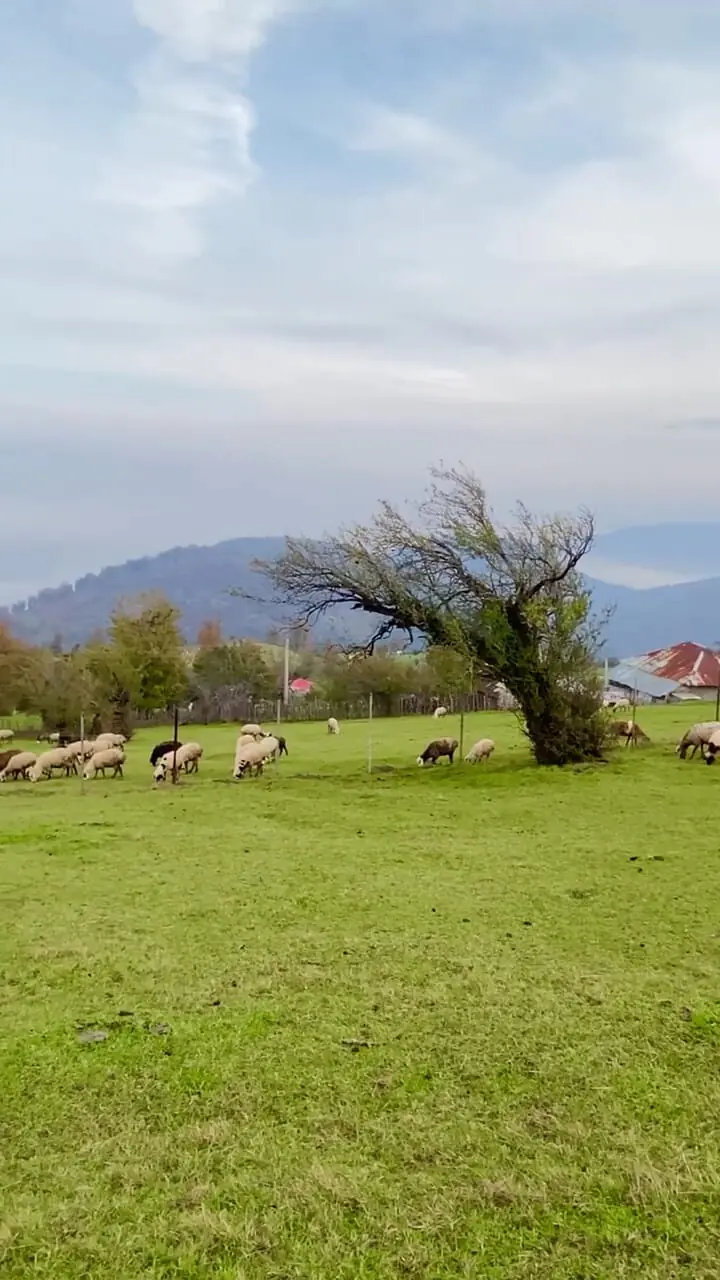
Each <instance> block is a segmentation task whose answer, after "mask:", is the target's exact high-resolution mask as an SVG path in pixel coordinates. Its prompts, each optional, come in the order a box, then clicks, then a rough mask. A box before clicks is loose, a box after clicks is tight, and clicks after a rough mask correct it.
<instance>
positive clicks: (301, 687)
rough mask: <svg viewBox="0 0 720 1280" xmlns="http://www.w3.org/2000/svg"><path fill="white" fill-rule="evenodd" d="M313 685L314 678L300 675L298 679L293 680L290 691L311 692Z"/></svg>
mask: <svg viewBox="0 0 720 1280" xmlns="http://www.w3.org/2000/svg"><path fill="white" fill-rule="evenodd" d="M312 687H313V686H312V680H305V679H304V678H303V677H302V676H299V677H298V679H297V680H293V682H292V684H291V685H290V691H291V692H292V693H309V692H310V690H311V689H312Z"/></svg>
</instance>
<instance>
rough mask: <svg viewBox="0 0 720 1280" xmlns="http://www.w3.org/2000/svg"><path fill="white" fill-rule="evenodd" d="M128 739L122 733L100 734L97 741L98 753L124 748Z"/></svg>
mask: <svg viewBox="0 0 720 1280" xmlns="http://www.w3.org/2000/svg"><path fill="white" fill-rule="evenodd" d="M126 742H127V738H126V737H125V736H124V735H123V734H122V733H99V734H98V736H97V738H96V739H95V746H96V747H97V749H98V751H106V750H107V749H108V747H124V746H125V743H126Z"/></svg>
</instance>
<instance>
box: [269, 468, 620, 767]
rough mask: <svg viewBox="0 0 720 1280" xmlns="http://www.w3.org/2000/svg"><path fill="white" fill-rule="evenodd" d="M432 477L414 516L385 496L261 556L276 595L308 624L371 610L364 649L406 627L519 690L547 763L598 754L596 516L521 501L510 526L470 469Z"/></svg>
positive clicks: (601, 727)
mask: <svg viewBox="0 0 720 1280" xmlns="http://www.w3.org/2000/svg"><path fill="white" fill-rule="evenodd" d="M432 474H433V481H434V482H433V484H432V486H431V489H430V491H429V494H428V496H427V498H426V499H425V500H424V501H423V502H422V503H420V504H419V505H418V506H417V507H416V508H415V510H414V513H413V514H412V515H408V516H406V515H404V514H402V513H401V512H400V511H398V510H397V509H396V508H395V507H393V506H391V505H390V504H388V503H383V504H382V505H381V507H380V510H379V512H378V514H377V516H376V517H375V519H374V521H373V522H372V524H370V525H367V526H364V525H358V526H355V527H353V528H350V529H347V530H342V531H341V532H340V533H338V534H336V535H335V536H333V537H330V538H325V539H323V540H321V541H314V540H310V539H299V538H289V539H287V541H286V546H285V552H284V554H283V555H282V556H281V557H280V558H279V559H278V560H275V561H272V562H260V563H258V565H257V566H256V567H257V568H259V569H260V570H261V571H262V572H263V573H264V574H265V575H266V576H267V577H268V578H269V579H270V581H271V582H272V584H273V587H274V599H273V603H274V604H276V605H283V606H285V607H288V606H291V608H292V611H293V614H294V619H295V621H296V622H297V621H299V622H303V623H306V624H307V623H311V622H313V621H315V620H317V619H318V618H319V617H321V616H322V615H323V614H324V613H326V612H327V611H328V610H330V609H333V608H337V607H338V606H349V607H350V608H351V609H359V610H362V611H363V612H365V613H367V614H368V615H370V617H371V619H372V622H371V627H372V630H371V634H370V635H369V638H368V640H367V643H366V644H365V646H364V648H366V649H367V650H369V651H372V649H373V648H374V646H375V645H376V644H377V643H378V642H379V641H381V640H383V639H387V637H388V636H390V635H391V634H392V633H393V632H394V631H398V630H402V631H405V632H406V633H408V634H409V635H413V636H417V635H420V636H423V637H425V639H426V640H427V641H428V642H429V643H430V644H433V645H442V646H445V647H447V648H452V649H455V650H457V651H458V652H460V653H462V654H464V655H465V656H466V657H467V660H468V666H469V668H471V669H473V670H474V672H475V673H476V674H479V673H480V672H483V673H485V674H486V675H488V676H490V677H491V678H493V679H495V680H497V681H500V682H502V683H503V684H504V685H505V686H506V688H507V689H509V690H510V692H511V693H512V694H513V696H514V697H515V699H516V700H517V702H518V704H519V707H520V709H521V712H522V716H523V719H524V724H525V729H526V732H527V735H528V737H529V739H530V742H531V744H532V748H533V752H534V754H535V758H536V760H537V762H538V764H554V765H562V764H569V763H573V762H578V761H583V760H591V759H597V758H599V757H600V756H601V755H602V752H603V747H604V745H605V737H606V729H605V721H604V718H603V714H602V708H601V691H600V685H599V679H598V674H597V665H596V661H595V651H596V647H597V640H598V634H597V628H596V626H595V624H594V623H593V621H592V619H591V600H590V596H589V593H588V592H587V590H586V589H585V587H584V586H583V583H582V579H581V577H580V575H579V573H578V571H577V566H578V564H579V563H580V561H581V560H582V558H583V556H584V555H585V554H586V552H587V551H588V550H589V549H590V547H591V545H592V541H593V534H594V528H593V520H592V516H591V515H590V514H589V513H587V512H582V513H581V514H580V515H578V516H577V517H566V516H553V517H550V518H548V519H538V518H536V517H534V516H533V515H531V514H530V512H529V511H527V510H526V508H525V507H523V506H519V507H518V509H517V511H516V515H515V519H514V521H513V523H512V525H511V526H509V527H507V528H505V527H502V526H501V525H499V524H497V523H496V521H495V520H494V518H493V515H492V512H491V510H490V508H489V506H488V502H487V498H486V495H485V491H484V489H483V487H482V485H481V484H480V482H479V481H478V479H477V478H476V477H475V476H474V475H473V474H472V473H471V472H469V471H467V470H465V469H452V470H444V469H443V470H436V471H433V473H432Z"/></svg>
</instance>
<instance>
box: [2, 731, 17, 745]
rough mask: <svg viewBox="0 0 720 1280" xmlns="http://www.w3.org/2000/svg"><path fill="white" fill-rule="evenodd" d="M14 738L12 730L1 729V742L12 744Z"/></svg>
mask: <svg viewBox="0 0 720 1280" xmlns="http://www.w3.org/2000/svg"><path fill="white" fill-rule="evenodd" d="M14 737H15V734H14V732H13V730H12V729H0V742H12V740H13V738H14Z"/></svg>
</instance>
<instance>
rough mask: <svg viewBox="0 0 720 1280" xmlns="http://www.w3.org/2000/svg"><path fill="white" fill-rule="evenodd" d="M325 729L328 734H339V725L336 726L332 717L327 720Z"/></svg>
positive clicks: (336, 723) (335, 721)
mask: <svg viewBox="0 0 720 1280" xmlns="http://www.w3.org/2000/svg"><path fill="white" fill-rule="evenodd" d="M327 729H328V733H334V734H335V735H336V736H337V734H338V733H339V732H340V725H339V724H338V722H337V720H336V719H335V717H334V716H331V717H330V719H329V720H328V726H327Z"/></svg>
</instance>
